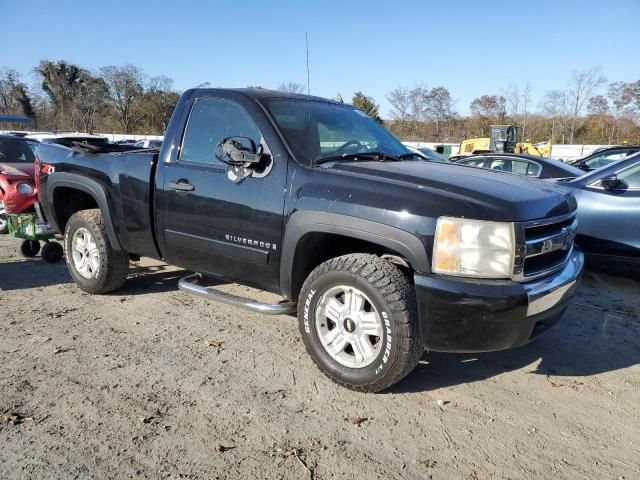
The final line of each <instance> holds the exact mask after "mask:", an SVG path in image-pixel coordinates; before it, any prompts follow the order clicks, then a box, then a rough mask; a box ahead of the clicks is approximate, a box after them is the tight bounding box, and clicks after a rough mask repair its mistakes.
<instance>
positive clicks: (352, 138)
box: [265, 98, 411, 165]
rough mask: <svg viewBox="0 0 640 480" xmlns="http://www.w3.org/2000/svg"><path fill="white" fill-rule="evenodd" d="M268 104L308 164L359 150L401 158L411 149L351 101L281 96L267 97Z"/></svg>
mask: <svg viewBox="0 0 640 480" xmlns="http://www.w3.org/2000/svg"><path fill="white" fill-rule="evenodd" d="M265 105H266V107H267V110H269V113H270V114H271V116H272V117H273V119H274V120H275V122H276V124H277V126H278V128H279V129H280V131H281V132H282V135H283V136H284V138H285V140H286V141H287V143H288V145H289V147H290V148H291V150H292V152H293V154H294V155H295V156H296V158H297V159H298V160H299V161H300V162H302V163H305V164H307V165H313V164H314V163H316V162H318V161H319V160H323V159H329V158H333V157H336V160H339V159H340V157H342V156H344V158H345V159H353V158H354V154H358V153H361V154H365V153H367V152H375V153H376V154H380V155H386V156H388V157H401V158H405V157H404V155H406V154H410V153H411V152H410V151H409V150H408V149H407V148H406V147H405V146H404V145H402V143H400V141H398V140H397V139H396V138H395V137H394V136H393V135H391V133H389V132H388V131H387V130H385V129H384V128H383V127H382V126H380V125H379V124H377V123H376V122H374V121H373V120H372V119H371V118H370V117H369V116H367V115H366V114H365V113H363V112H361V111H360V110H357V109H355V108H353V107H351V106H349V105H340V104H335V103H328V102H322V101H315V100H298V99H281V98H277V99H276V98H274V99H267V100H265ZM409 157H411V155H409Z"/></svg>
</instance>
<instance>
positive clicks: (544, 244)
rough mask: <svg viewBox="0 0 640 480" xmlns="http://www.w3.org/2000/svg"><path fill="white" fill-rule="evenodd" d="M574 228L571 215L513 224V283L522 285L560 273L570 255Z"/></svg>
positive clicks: (574, 219) (574, 222)
mask: <svg viewBox="0 0 640 480" xmlns="http://www.w3.org/2000/svg"><path fill="white" fill-rule="evenodd" d="M577 226H578V221H577V219H576V215H575V212H574V213H571V214H569V215H564V216H562V217H555V218H549V219H543V220H534V221H531V222H523V223H518V224H516V226H515V228H516V244H517V246H516V259H515V265H514V270H513V279H514V280H517V281H525V282H526V281H527V280H533V279H534V278H538V277H542V276H544V275H548V274H550V273H553V272H555V271H557V270H560V269H562V268H563V267H564V266H565V264H566V263H567V260H568V259H569V257H570V256H571V253H572V251H573V242H574V240H575V237H576V228H577Z"/></svg>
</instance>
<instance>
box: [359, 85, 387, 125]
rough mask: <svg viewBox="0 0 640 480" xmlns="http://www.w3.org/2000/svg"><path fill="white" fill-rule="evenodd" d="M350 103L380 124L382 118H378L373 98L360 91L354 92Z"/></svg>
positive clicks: (376, 106)
mask: <svg viewBox="0 0 640 480" xmlns="http://www.w3.org/2000/svg"><path fill="white" fill-rule="evenodd" d="M351 103H352V105H353V106H354V107H356V108H357V109H358V110H360V111H362V112H364V113H366V114H367V115H369V116H370V117H371V118H373V119H374V120H375V121H376V122H378V123H379V124H380V125H382V119H381V118H380V114H379V113H378V105H376V103H375V101H374V100H373V98H371V97H367V96H366V95H365V94H364V93H362V92H356V93H355V95H354V96H353V100H352V101H351Z"/></svg>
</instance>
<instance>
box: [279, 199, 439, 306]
mask: <svg viewBox="0 0 640 480" xmlns="http://www.w3.org/2000/svg"><path fill="white" fill-rule="evenodd" d="M309 233H329V234H336V235H343V236H346V237H351V238H355V239H358V240H364V241H367V242H371V243H374V244H376V245H380V246H382V247H385V248H388V249H389V250H392V251H394V252H397V253H398V254H399V255H401V256H402V257H404V258H405V259H406V260H407V261H408V262H409V264H410V265H411V267H412V268H413V269H414V270H417V271H421V272H430V271H431V266H430V263H429V258H428V255H427V250H426V248H425V246H424V244H423V243H422V242H421V241H420V239H419V238H418V237H416V236H415V235H412V234H411V233H409V232H406V231H405V230H401V229H399V228H396V227H391V226H389V225H384V224H382V223H377V222H373V221H371V220H365V219H362V218H357V217H350V216H348V215H342V214H338V213H329V212H321V211H306V210H305V211H297V212H295V213H294V214H293V215H291V217H290V218H289V221H288V222H287V225H286V227H285V234H284V240H283V242H282V260H281V263H280V288H281V291H282V295H283V296H284V297H285V298H291V296H292V285H291V279H292V277H293V273H294V272H293V269H294V266H295V253H296V247H297V245H298V242H299V241H300V239H302V238H303V237H304V236H305V235H307V234H309Z"/></svg>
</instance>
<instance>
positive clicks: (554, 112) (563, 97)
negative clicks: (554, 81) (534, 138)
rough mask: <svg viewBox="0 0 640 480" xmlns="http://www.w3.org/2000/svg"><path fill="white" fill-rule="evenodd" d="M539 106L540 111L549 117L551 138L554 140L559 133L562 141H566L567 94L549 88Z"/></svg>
mask: <svg viewBox="0 0 640 480" xmlns="http://www.w3.org/2000/svg"><path fill="white" fill-rule="evenodd" d="M540 107H541V108H542V111H543V112H544V113H545V114H546V115H547V116H549V117H551V119H552V122H551V140H552V141H554V139H555V137H556V136H557V135H560V136H561V137H560V138H561V139H562V143H565V141H566V133H567V129H568V123H569V118H570V105H569V95H568V94H567V92H565V91H562V90H551V91H549V92H547V93H546V94H545V96H544V99H543V100H542V102H541V104H540Z"/></svg>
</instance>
